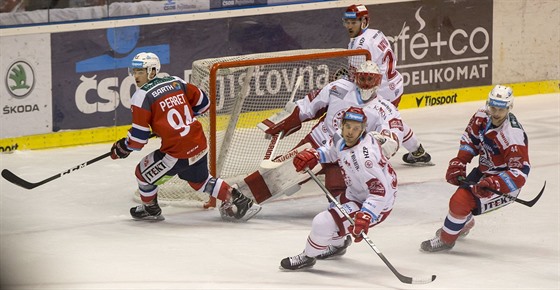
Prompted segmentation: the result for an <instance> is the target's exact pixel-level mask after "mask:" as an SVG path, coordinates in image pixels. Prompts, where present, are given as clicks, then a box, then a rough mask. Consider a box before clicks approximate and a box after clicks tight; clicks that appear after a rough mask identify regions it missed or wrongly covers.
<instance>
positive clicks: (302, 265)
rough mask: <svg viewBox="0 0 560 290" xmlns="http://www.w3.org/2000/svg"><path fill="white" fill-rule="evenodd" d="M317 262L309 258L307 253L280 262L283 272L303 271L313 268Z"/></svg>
mask: <svg viewBox="0 0 560 290" xmlns="http://www.w3.org/2000/svg"><path fill="white" fill-rule="evenodd" d="M316 262H317V260H316V259H315V258H311V257H308V256H307V255H305V253H301V254H299V255H297V256H293V257H287V258H284V259H282V261H281V262H280V269H281V270H301V269H306V268H311V267H313V265H315V263H316Z"/></svg>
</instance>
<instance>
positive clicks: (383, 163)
mask: <svg viewBox="0 0 560 290" xmlns="http://www.w3.org/2000/svg"><path fill="white" fill-rule="evenodd" d="M368 121H369V120H368ZM317 152H318V153H319V157H320V158H319V160H320V162H321V163H331V162H338V165H339V166H340V167H341V168H342V172H343V175H344V181H345V183H346V186H347V188H346V192H345V197H346V198H347V199H349V200H352V201H356V202H358V203H361V204H362V209H361V210H362V211H365V212H367V213H368V214H370V215H371V216H372V220H377V218H378V217H380V215H381V213H383V212H389V211H391V209H392V208H393V204H394V202H395V197H396V195H397V174H396V173H395V170H394V169H393V167H392V166H391V164H390V163H389V161H388V160H387V158H386V157H385V156H384V155H383V152H382V149H381V144H379V143H378V142H377V140H376V139H375V137H374V136H373V135H372V134H364V135H363V136H362V137H361V138H360V141H359V142H358V143H357V144H356V145H354V146H352V147H348V146H346V142H345V141H344V139H343V138H342V137H341V135H340V133H339V132H338V133H337V134H335V136H334V138H333V142H330V144H329V145H328V146H322V147H320V148H318V149H317Z"/></svg>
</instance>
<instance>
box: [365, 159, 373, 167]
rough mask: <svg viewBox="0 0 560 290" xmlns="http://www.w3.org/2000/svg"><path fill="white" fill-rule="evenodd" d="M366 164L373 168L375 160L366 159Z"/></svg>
mask: <svg viewBox="0 0 560 290" xmlns="http://www.w3.org/2000/svg"><path fill="white" fill-rule="evenodd" d="M364 165H365V166H366V168H372V167H373V162H372V161H371V160H366V163H365V164H364Z"/></svg>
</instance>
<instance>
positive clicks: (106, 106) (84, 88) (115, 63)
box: [75, 26, 170, 114]
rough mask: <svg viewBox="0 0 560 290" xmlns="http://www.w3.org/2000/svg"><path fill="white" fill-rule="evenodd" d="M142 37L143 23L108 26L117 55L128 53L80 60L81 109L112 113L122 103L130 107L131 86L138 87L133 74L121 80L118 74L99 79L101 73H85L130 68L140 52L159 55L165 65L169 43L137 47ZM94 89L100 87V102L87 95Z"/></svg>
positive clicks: (78, 100)
mask: <svg viewBox="0 0 560 290" xmlns="http://www.w3.org/2000/svg"><path fill="white" fill-rule="evenodd" d="M139 36H140V27H139V26H129V27H119V28H109V29H107V40H108V42H109V45H110V46H111V48H112V49H113V50H114V51H115V52H116V54H120V55H124V56H122V57H113V56H110V55H107V54H105V55H100V56H96V57H92V58H89V59H86V60H82V61H79V62H77V63H76V72H77V73H81V74H82V76H81V77H80V84H79V85H78V88H77V89H76V93H75V100H76V106H77V107H78V110H80V111H81V112H82V113H85V114H93V113H96V112H111V111H114V110H115V109H116V108H117V107H118V106H119V104H120V103H122V104H123V106H125V107H127V108H129V107H130V89H131V87H133V86H135V81H134V78H133V77H132V76H127V77H125V78H124V79H123V80H122V82H120V81H119V78H118V77H109V78H105V79H101V80H97V79H96V78H97V75H93V76H92V77H87V76H85V75H83V74H84V73H88V72H96V71H109V70H116V69H121V68H128V67H129V66H130V62H131V60H132V58H133V57H134V56H135V55H136V54H138V53H140V52H153V53H155V54H156V55H157V56H158V57H159V59H160V62H161V64H168V63H169V59H170V56H169V55H170V49H169V44H161V45H151V46H141V47H136V44H137V43H138V39H139ZM119 83H120V85H119ZM90 90H96V91H97V95H98V97H99V98H100V99H101V100H99V101H98V102H91V101H88V98H86V95H87V94H88V91H90Z"/></svg>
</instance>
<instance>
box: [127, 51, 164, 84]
mask: <svg viewBox="0 0 560 290" xmlns="http://www.w3.org/2000/svg"><path fill="white" fill-rule="evenodd" d="M135 68H145V69H147V73H148V79H149V80H151V79H153V78H154V77H155V76H154V77H150V76H151V75H152V71H153V70H155V72H156V75H157V74H158V73H159V70H160V69H161V64H160V62H159V57H158V56H157V55H156V54H155V53H152V52H141V53H139V54H137V55H136V56H135V57H134V58H133V59H132V65H131V67H130V68H129V73H131V74H132V70H133V69H135Z"/></svg>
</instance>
